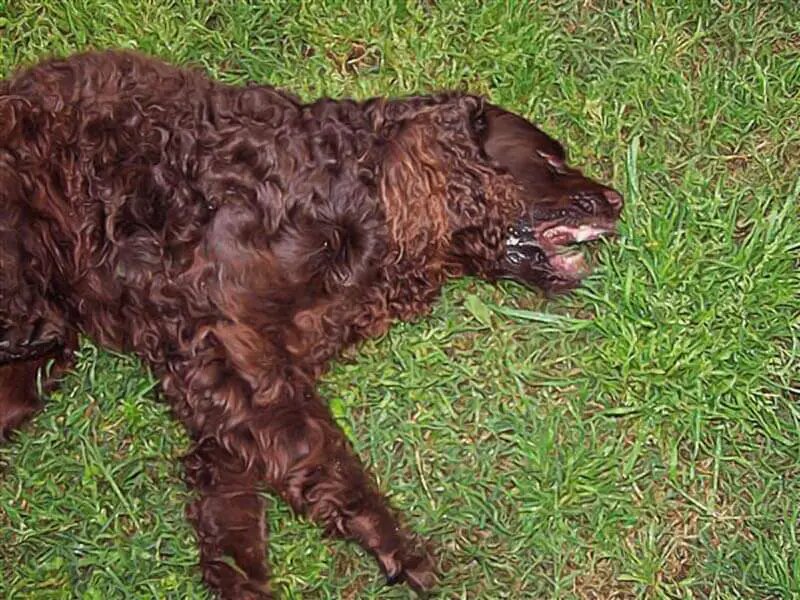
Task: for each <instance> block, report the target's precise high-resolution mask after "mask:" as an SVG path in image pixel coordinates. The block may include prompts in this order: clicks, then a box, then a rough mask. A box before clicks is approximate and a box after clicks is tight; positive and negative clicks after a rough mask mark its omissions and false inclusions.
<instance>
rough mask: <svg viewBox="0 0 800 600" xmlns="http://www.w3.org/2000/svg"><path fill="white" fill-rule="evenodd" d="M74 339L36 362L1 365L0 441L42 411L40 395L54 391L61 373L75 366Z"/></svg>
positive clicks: (21, 361)
mask: <svg viewBox="0 0 800 600" xmlns="http://www.w3.org/2000/svg"><path fill="white" fill-rule="evenodd" d="M74 341H75V338H74V336H71V337H70V344H69V346H68V347H64V348H58V349H56V350H53V351H51V352H49V353H46V354H44V355H43V356H40V357H38V358H36V359H34V360H19V361H16V362H12V363H9V364H4V365H0V441H5V440H7V439H8V437H9V435H10V434H11V432H12V431H14V430H15V429H18V428H19V426H20V425H22V423H24V422H25V421H27V420H28V419H29V418H30V417H32V416H33V415H34V414H36V413H37V412H38V411H39V410H41V408H42V406H43V402H42V398H41V397H40V393H47V392H50V391H52V390H53V389H55V387H56V385H57V384H58V380H59V378H60V376H61V374H62V373H63V372H64V371H65V370H66V369H68V368H69V366H70V365H71V364H72V349H73V347H74Z"/></svg>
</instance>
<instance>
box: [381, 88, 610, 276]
mask: <svg viewBox="0 0 800 600" xmlns="http://www.w3.org/2000/svg"><path fill="white" fill-rule="evenodd" d="M395 106H397V107H398V108H397V110H398V111H400V110H403V109H405V110H406V111H409V112H412V115H411V116H410V117H408V118H394V119H391V118H390V119H387V121H388V123H389V124H390V127H389V128H388V134H387V135H386V139H387V151H386V154H385V160H384V165H383V173H382V178H381V182H382V193H381V195H382V197H383V200H384V204H385V205H386V212H387V216H389V222H390V226H391V229H392V231H393V234H394V237H395V239H396V240H399V242H400V245H401V246H404V249H405V250H406V251H408V250H410V251H412V252H413V251H414V250H417V251H419V250H420V248H423V249H424V250H425V252H427V253H428V255H429V256H440V257H443V258H442V262H443V263H444V264H445V267H446V268H449V270H450V272H452V273H455V274H459V273H471V274H475V275H478V276H481V277H485V278H487V279H501V278H509V279H514V280H517V281H519V282H521V283H523V284H526V285H529V286H535V287H539V288H542V289H546V290H559V289H565V288H570V287H573V286H574V285H576V284H577V283H578V282H579V281H580V279H581V278H582V277H583V276H584V275H585V274H586V273H587V271H588V269H587V267H586V264H585V262H584V261H583V256H582V254H581V253H580V252H579V251H577V250H575V249H574V248H572V245H573V244H577V243H581V242H586V241H589V240H594V239H596V238H598V237H600V236H603V235H607V234H609V233H611V232H613V231H614V229H615V223H616V221H617V219H618V218H619V215H620V210H621V208H622V196H621V195H620V194H619V193H617V192H616V191H614V190H613V189H611V188H609V187H607V186H605V185H602V184H600V183H598V182H597V181H594V180H592V179H590V178H588V177H586V176H585V175H583V174H582V173H581V172H580V171H578V170H576V169H574V168H572V167H569V166H567V164H566V154H565V151H564V148H563V147H562V146H561V144H559V143H558V142H556V141H555V140H553V139H552V138H550V137H549V136H547V135H546V134H545V133H543V132H542V131H541V130H539V129H537V128H536V127H535V126H534V125H532V124H531V123H529V122H528V121H526V120H525V119H524V118H522V117H520V116H517V115H515V114H512V113H510V112H507V111H505V110H502V109H500V108H497V107H496V106H492V105H490V104H486V103H485V102H483V101H482V100H480V99H478V98H475V97H472V96H458V95H455V96H451V97H445V98H438V99H437V98H434V99H431V100H429V101H428V103H424V102H421V103H420V105H418V106H415V105H414V104H413V103H409V102H406V103H404V104H401V105H395ZM390 117H391V115H390ZM432 248H433V250H432Z"/></svg>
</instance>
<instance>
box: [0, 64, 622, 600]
mask: <svg viewBox="0 0 800 600" xmlns="http://www.w3.org/2000/svg"><path fill="white" fill-rule="evenodd" d="M621 206H622V198H621V196H620V195H619V194H618V193H617V192H615V191H613V190H611V189H610V188H608V187H605V186H603V185H601V184H599V183H597V182H595V181H592V180H590V179H588V178H586V177H584V176H583V175H582V174H581V173H580V172H579V171H576V170H574V169H572V168H570V167H568V166H566V164H565V155H564V150H563V148H562V147H561V146H560V145H559V144H558V143H557V142H555V141H554V140H552V139H550V138H549V137H547V136H546V135H545V134H544V133H542V132H541V131H539V130H538V129H536V128H535V127H534V126H533V125H531V124H529V123H528V122H527V121H525V120H524V119H522V118H521V117H518V116H515V115H513V114H511V113H508V112H506V111H504V110H501V109H499V108H497V107H495V106H492V105H490V104H488V103H486V102H485V101H484V100H482V99H480V98H478V97H475V96H470V95H465V94H460V93H448V94H442V95H435V96H427V97H413V98H404V99H399V100H387V99H381V98H379V99H373V100H369V101H366V102H355V101H350V100H343V101H334V100H329V99H323V100H319V101H317V102H313V103H311V104H304V103H301V102H300V101H299V100H298V99H297V98H295V97H293V96H291V95H289V94H286V93H284V92H282V91H278V90H276V89H274V88H272V87H268V86H258V85H250V86H246V87H233V86H226V85H221V84H219V83H216V82H213V81H211V80H209V79H208V78H207V77H205V76H204V75H203V74H201V73H198V72H195V71H190V70H184V69H178V68H175V67H172V66H169V65H167V64H164V63H162V62H160V61H157V60H154V59H150V58H146V57H142V56H139V55H136V54H131V53H121V52H103V53H87V54H81V55H77V56H74V57H72V58H69V59H66V60H49V61H47V62H44V63H42V64H39V65H38V66H35V67H33V68H29V69H27V70H23V71H21V72H19V73H18V74H16V75H15V76H13V77H12V78H10V79H8V80H5V81H3V82H0V263H2V264H1V265H0V267H1V274H0V435H2V436H3V437H6V436H7V435H8V433H9V432H10V431H11V430H12V429H13V428H14V427H16V426H18V425H19V424H20V423H21V422H22V421H23V420H24V419H25V418H27V417H29V416H30V415H31V414H33V413H34V412H36V411H37V410H38V409H39V408H40V405H41V403H40V399H39V398H38V396H37V391H36V389H37V388H36V377H37V370H38V369H39V368H40V367H42V365H44V364H45V363H46V362H48V361H55V365H56V373H57V372H58V371H59V370H63V369H64V368H66V367H68V366H69V360H70V354H71V350H72V349H74V348H75V345H76V340H77V335H78V334H84V335H87V336H89V337H90V338H91V339H92V340H94V341H95V342H96V343H98V344H100V345H102V346H104V347H107V348H112V349H115V350H119V351H126V352H133V353H135V354H136V355H138V356H139V357H141V358H142V359H143V360H144V361H145V363H146V364H147V365H148V366H149V367H150V368H151V369H152V370H153V371H154V373H155V374H156V375H157V376H158V377H159V379H160V381H161V385H162V390H163V394H164V396H165V397H166V398H167V399H168V400H169V402H170V405H171V407H172V409H173V410H174V413H175V415H177V417H178V418H179V419H180V420H181V421H182V422H183V423H184V425H185V426H186V428H187V429H188V431H189V434H190V435H191V437H192V439H193V441H194V445H193V448H192V450H191V452H190V453H189V455H188V456H187V458H186V473H187V480H188V482H189V485H190V486H192V488H193V489H194V490H195V491H196V494H197V495H196V499H195V500H194V502H193V503H192V504H191V506H190V507H189V508H188V511H187V512H188V516H189V519H190V520H191V522H192V524H193V525H194V527H195V528H196V530H197V537H198V540H199V544H200V553H201V554H200V555H201V566H202V572H203V577H204V579H205V581H206V582H207V584H208V585H209V586H211V587H212V588H213V589H215V590H216V591H217V592H218V593H219V594H220V595H221V596H223V597H225V598H267V597H270V590H269V585H268V571H267V564H266V556H265V548H266V544H265V538H266V530H265V523H264V504H263V502H262V500H261V498H260V495H259V492H260V491H261V490H262V488H263V487H264V486H266V487H267V488H269V489H271V490H272V491H273V492H275V493H276V494H278V495H279V496H280V497H281V498H283V499H284V500H285V501H287V502H288V503H289V504H290V505H291V506H292V508H293V509H294V510H295V511H296V512H297V513H300V514H303V515H307V516H308V517H309V518H311V519H313V520H315V521H316V522H318V523H319V524H320V525H321V526H322V527H323V528H324V529H325V531H326V532H327V533H328V534H330V535H333V536H339V537H343V538H348V539H352V540H355V541H356V542H357V543H359V544H360V545H361V546H363V547H364V548H365V549H366V550H368V551H369V552H370V553H372V554H373V555H374V556H375V558H376V559H377V561H378V563H379V565H380V567H381V569H382V570H383V572H384V573H385V575H386V577H387V578H388V580H389V581H391V582H394V581H400V580H403V581H406V582H408V583H409V584H410V585H412V586H413V587H414V588H416V589H418V590H425V589H428V588H430V587H431V586H432V585H433V584H434V574H433V566H432V561H431V560H430V558H429V557H428V555H427V554H426V553H425V552H424V551H423V550H421V549H420V548H419V547H418V546H417V545H416V544H414V543H413V542H412V541H411V537H410V536H409V534H408V533H407V532H406V530H404V529H403V528H402V527H401V526H400V525H399V523H398V521H397V520H396V518H395V516H393V513H392V511H391V509H390V508H389V507H388V506H387V502H386V501H385V499H384V497H383V496H382V495H381V494H380V493H379V491H378V490H377V489H376V487H375V485H374V484H373V482H372V481H371V479H370V477H369V476H368V475H367V474H366V473H365V472H364V470H363V468H362V465H361V463H360V462H359V461H358V459H357V458H356V457H355V456H354V455H353V454H352V452H351V451H350V448H349V447H348V444H347V442H346V440H345V438H344V436H343V435H342V433H341V431H340V430H339V428H338V427H337V426H336V425H335V424H334V422H333V420H332V419H331V416H330V414H329V412H328V409H327V408H326V405H325V403H324V402H323V401H322V400H321V399H320V398H319V397H318V396H317V393H316V392H315V381H316V380H317V378H318V377H319V376H320V374H321V373H322V372H323V371H324V370H325V368H326V366H327V364H328V362H329V361H330V359H331V358H333V357H335V356H336V355H337V354H338V353H339V352H340V351H341V350H342V349H343V348H344V347H345V346H347V345H350V344H352V343H354V342H356V341H358V340H361V339H363V338H365V337H367V336H374V335H377V334H380V333H382V332H383V331H385V330H386V328H387V327H388V326H389V324H390V323H391V322H392V321H393V320H395V319H409V318H412V317H414V316H417V315H420V314H421V313H424V312H425V311H426V310H427V309H428V307H429V305H430V303H431V302H432V301H433V300H434V299H435V297H436V295H437V293H438V291H439V289H440V287H441V286H442V283H443V282H444V281H445V279H446V278H448V277H456V276H461V275H465V274H472V275H477V276H480V277H483V278H487V279H498V278H512V279H516V280H518V281H521V282H523V283H525V284H529V285H534V286H537V287H541V288H544V289H562V288H568V287H570V286H572V285H574V284H576V283H577V282H578V281H579V280H580V278H581V276H582V275H584V274H585V271H586V269H585V265H584V263H582V260H581V255H580V254H579V253H577V252H567V251H565V249H564V246H565V245H567V244H570V243H574V242H581V241H585V240H589V239H594V238H596V237H598V236H600V235H602V234H605V233H608V232H610V231H611V230H612V229H613V228H614V225H615V222H616V220H617V218H618V217H619V212H620V209H621ZM51 380H52V374H51Z"/></svg>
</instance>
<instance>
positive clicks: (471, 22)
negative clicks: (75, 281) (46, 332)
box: [0, 0, 800, 599]
mask: <svg viewBox="0 0 800 600" xmlns="http://www.w3.org/2000/svg"><path fill="white" fill-rule="evenodd" d="M359 4H360V3H350V2H344V1H341V0H338V1H337V0H326V1H324V2H323V1H315V2H302V3H300V2H293V3H285V4H284V3H280V4H279V3H277V2H255V1H252V2H250V3H246V2H233V1H232V0H231V1H218V2H203V1H200V0H196V1H195V2H191V1H178V0H171V1H165V0H144V1H142V2H133V1H132V0H124V1H116V0H115V1H111V0H72V1H69V2H33V1H30V0H12V1H6V2H0V74H3V75H5V74H8V73H9V72H10V70H11V69H12V68H13V67H14V66H16V65H18V64H21V63H26V62H30V61H33V60H35V59H37V58H39V57H43V56H45V55H47V54H51V53H65V52H69V51H73V50H78V49H82V48H86V47H106V46H123V47H135V48H139V49H141V50H144V51H148V52H152V53H155V54H158V55H161V56H163V57H165V58H168V59H171V60H174V61H177V62H181V63H185V62H192V63H196V64H202V65H205V66H206V67H207V68H208V69H209V70H210V71H211V72H212V73H214V74H215V75H216V76H219V77H221V78H223V79H225V80H227V81H236V82H238V81H243V80H246V79H254V80H257V81H260V82H270V83H274V84H276V85H281V86H286V87H289V88H291V89H293V90H295V91H296V92H297V93H299V94H301V95H302V96H303V97H305V98H309V99H310V98H313V97H316V96H318V95H322V94H330V95H336V96H339V95H351V96H356V97H360V98H363V97H367V96H371V95H377V94H391V95H399V94H404V93H410V92H426V91H431V90H435V89H441V88H453V87H455V88H466V89H470V90H473V91H475V92H480V93H485V94H487V95H489V96H490V97H491V98H492V99H493V100H494V101H496V102H498V103H500V104H503V105H505V106H507V107H509V108H512V109H515V110H518V111H520V112H523V113H524V114H526V115H528V116H530V117H531V118H533V119H534V120H536V121H538V122H539V123H541V124H542V125H543V126H544V127H545V128H546V129H547V130H548V131H549V132H551V133H552V134H554V135H555V136H557V137H558V138H560V139H562V140H564V141H565V142H566V143H567V145H568V147H569V148H570V149H571V156H572V159H573V161H574V162H575V163H576V164H578V165H582V166H585V167H586V170H587V171H588V172H589V173H591V174H593V175H595V176H598V177H601V178H604V179H607V180H609V181H611V182H613V183H614V184H615V185H616V186H618V187H619V189H621V190H622V191H624V192H625V193H626V200H627V205H626V209H625V212H624V224H623V226H622V236H621V238H620V239H618V240H616V241H614V242H612V243H609V244H607V245H604V246H603V247H602V248H600V249H599V250H597V251H596V252H595V255H596V257H595V258H596V261H597V262H598V263H599V265H600V266H599V268H598V269H597V271H596V273H595V275H594V276H592V278H591V279H590V281H588V283H587V285H586V286H585V287H584V288H583V289H581V290H580V291H578V292H577V293H575V294H572V295H571V296H569V297H565V298H559V299H555V300H545V299H543V298H540V297H538V296H537V295H536V294H533V293H531V292H528V291H526V290H524V289H522V288H521V287H518V286H515V285H512V284H504V285H501V286H499V287H491V286H489V285H486V284H483V283H480V282H477V281H471V280H465V281H461V282H455V283H453V284H452V285H450V286H449V287H448V288H447V290H446V291H445V293H444V296H443V299H442V302H441V303H440V304H439V305H438V306H437V308H436V309H435V311H434V313H433V315H432V316H431V317H430V318H429V319H426V320H425V321H424V322H421V323H418V324H412V325H400V326H398V327H396V328H395V329H394V330H393V331H392V332H391V333H390V334H389V335H387V336H386V337H385V338H383V339H381V340H377V341H374V342H370V343H367V344H366V345H364V346H363V347H362V348H361V349H360V351H359V352H358V353H357V354H354V355H353V356H352V357H350V358H348V359H347V360H344V361H342V362H341V363H339V364H338V366H337V367H336V368H335V369H334V370H333V371H332V372H331V373H330V375H329V376H327V377H326V379H325V382H324V386H323V387H324V390H323V391H324V393H325V395H326V396H327V397H328V398H330V399H331V402H332V405H333V408H334V411H335V412H336V413H337V416H338V417H339V419H340V421H341V422H342V424H343V426H344V427H345V429H346V430H347V431H348V434H349V435H350V436H351V438H352V439H353V441H354V443H355V445H356V447H357V449H358V451H359V452H360V454H361V456H363V457H364V458H365V460H367V461H368V462H369V463H370V464H371V465H373V467H374V471H375V473H376V475H377V477H378V479H379V480H380V483H381V486H382V488H383V489H385V490H387V491H389V493H390V495H391V498H392V500H393V502H394V503H395V505H396V506H398V507H399V508H400V509H402V511H403V512H404V514H405V515H406V516H407V520H408V521H409V522H410V523H411V524H412V526H413V528H414V529H416V531H418V532H420V533H421V534H423V535H425V536H426V537H427V538H429V539H431V540H432V541H433V542H434V543H435V545H436V548H437V553H438V556H439V558H440V564H441V568H442V570H443V572H444V575H443V578H442V583H441V587H440V595H439V596H437V597H441V598H489V599H493V598H598V599H606V598H628V597H640V598H792V597H800V542H799V541H798V535H800V532H798V523H799V522H800V456H799V455H800V409H798V399H799V398H800V381H798V379H800V378H798V372H800V368H799V367H800V364H799V363H800V359H799V358H798V356H799V355H800V275H798V271H799V270H800V268H799V267H800V219H799V218H798V216H799V212H800V208H799V207H800V34H798V31H800V10H798V8H797V6H796V4H795V3H794V2H791V1H785V2H778V1H776V2H755V1H753V2H745V1H742V0H739V1H731V2H724V3H721V2H710V1H709V2H700V1H697V0H695V1H692V2H675V3H670V2H664V1H656V2H643V3H637V4H641V5H642V6H644V5H647V6H649V8H642V7H639V8H637V7H634V6H633V4H635V3H628V2H604V1H602V0H594V1H584V0H563V1H560V2H548V3H542V4H544V5H546V6H542V7H539V8H534V7H533V6H532V5H533V4H535V3H528V2H522V1H520V2H516V3H515V2H511V1H509V2H474V3H472V2H457V1H455V0H439V1H438V2H411V1H408V2H405V1H400V0H398V1H396V2H389V1H383V2H379V1H373V2H368V3H365V5H364V6H363V7H358V8H355V7H356V6H358V5H359ZM153 388H154V384H153V382H152V381H151V379H149V378H148V376H147V375H146V374H145V372H144V371H143V370H142V369H141V367H140V366H139V365H138V364H137V363H136V362H135V361H132V360H131V359H128V358H125V357H118V356H113V355H110V354H107V353H103V352H99V351H97V350H96V349H95V348H93V347H92V346H91V345H88V344H86V345H84V347H83V350H82V355H81V360H80V362H79V365H78V368H77V371H76V372H75V373H74V374H73V375H71V376H70V377H69V379H68V380H67V382H66V384H65V385H64V386H63V389H62V390H61V391H60V392H59V393H56V394H55V395H54V396H53V398H52V399H51V401H50V402H49V404H48V407H47V410H46V412H45V413H44V414H42V415H41V416H40V417H39V418H37V419H36V421H35V422H34V423H33V425H32V426H30V427H28V428H27V429H25V431H24V432H23V433H21V434H20V435H19V436H18V438H17V440H16V441H15V442H14V443H13V444H11V445H7V446H5V447H3V448H2V449H0V462H1V463H2V472H3V475H2V481H1V483H0V569H2V573H0V597H3V598H24V599H27V598H77V597H80V598H90V599H94V598H97V599H106V598H203V597H206V596H205V594H206V592H205V591H204V589H203V588H202V586H201V584H200V581H199V575H198V570H197V568H196V566H195V565H196V561H197V554H196V548H195V544H194V540H193V536H192V532H191V530H190V528H189V526H188V525H187V524H186V523H185V522H184V520H183V505H184V500H185V497H186V490H185V488H184V487H183V485H182V484H181V480H180V472H179V468H178V466H177V463H176V461H175V459H176V458H177V457H178V456H180V455H181V453H182V452H183V451H185V450H186V448H187V445H188V442H187V439H186V437H185V435H184V434H183V432H182V431H181V430H180V428H179V427H178V426H177V425H175V424H174V423H172V422H171V420H170V419H169V418H168V417H167V412H166V409H165V408H164V407H163V406H162V405H161V404H158V403H155V402H153V401H152V399H153V397H154V395H155V394H154V390H153ZM269 521H270V526H271V530H272V535H271V538H270V542H269V546H270V548H269V549H270V555H271V562H272V564H273V566H274V574H275V575H274V579H275V583H276V586H277V587H278V588H279V589H280V590H281V591H282V592H283V596H284V597H286V598H352V599H361V598H406V597H409V596H410V592H408V591H407V590H406V589H404V588H403V587H398V588H386V587H383V585H382V581H381V578H380V577H379V575H378V573H377V571H376V569H375V567H374V565H373V563H372V561H371V560H370V559H369V558H367V557H366V556H365V555H364V554H363V553H362V552H361V551H360V550H358V549H357V548H356V547H355V546H353V545H348V544H343V543H338V542H330V541H325V540H322V538H321V536H320V534H319V533H318V531H317V530H316V529H315V528H314V527H312V526H310V525H308V524H306V523H304V522H302V521H299V520H297V519H294V518H293V517H292V516H291V515H290V514H289V512H288V511H287V510H286V509H285V508H284V507H283V506H280V505H278V504H277V503H276V504H275V505H274V506H273V507H271V509H270V512H269Z"/></svg>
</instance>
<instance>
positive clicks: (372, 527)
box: [245, 388, 435, 590]
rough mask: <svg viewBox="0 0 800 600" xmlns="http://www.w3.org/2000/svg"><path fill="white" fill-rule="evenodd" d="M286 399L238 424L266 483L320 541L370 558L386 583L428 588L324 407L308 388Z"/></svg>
mask: <svg viewBox="0 0 800 600" xmlns="http://www.w3.org/2000/svg"><path fill="white" fill-rule="evenodd" d="M290 394H291V395H292V397H281V398H279V399H276V400H274V401H272V402H270V403H268V404H267V405H266V406H265V407H264V408H263V412H261V413H260V414H259V415H258V417H257V419H256V420H255V421H250V422H248V423H247V424H245V425H246V426H247V428H248V429H249V431H250V432H251V434H252V435H253V436H254V437H255V439H256V440H257V443H258V446H259V448H260V449H261V452H262V456H261V459H262V461H263V464H264V467H265V469H266V472H265V476H266V480H267V483H268V484H269V485H270V486H271V487H272V488H273V489H274V490H275V491H276V492H277V493H278V494H279V495H280V496H281V497H282V498H284V499H285V500H286V501H287V502H289V504H290V505H291V506H292V508H293V509H294V510H295V511H296V512H297V513H299V514H303V515H306V516H307V517H309V518H311V519H312V520H314V521H316V522H317V523H319V524H320V525H321V526H322V527H323V528H324V529H325V531H326V533H327V534H328V535H331V536H336V537H341V538H344V539H350V540H353V541H355V542H357V543H358V544H359V545H361V546H362V547H363V548H364V549H365V550H366V551H368V552H369V553H371V554H372V555H373V556H375V558H376V559H377V561H378V563H379V565H380V567H381V569H382V570H383V572H384V574H385V575H386V577H387V580H388V581H389V582H391V583H394V582H397V581H406V582H407V583H408V584H409V585H411V586H412V587H414V588H415V589H417V590H427V589H429V588H431V587H432V586H433V584H434V580H435V577H434V574H433V568H432V565H431V562H430V559H429V558H428V556H427V554H426V553H425V552H424V551H420V550H419V549H418V548H415V546H414V544H413V543H412V541H411V537H410V536H409V535H408V534H407V533H406V532H405V531H404V530H403V528H402V527H401V526H400V524H399V523H398V521H397V519H396V518H395V516H394V515H393V514H392V511H391V509H390V508H389V505H388V502H387V500H386V498H385V497H384V496H383V495H382V494H380V493H379V492H378V490H377V488H376V486H375V484H374V483H373V481H372V480H371V478H370V477H369V475H368V474H367V473H366V472H365V470H364V468H363V466H362V464H361V462H360V461H359V460H358V458H356V456H355V455H354V454H353V452H352V450H351V449H350V447H349V444H348V442H347V440H346V438H345V436H344V434H343V433H342V431H341V430H340V428H339V427H338V426H337V425H336V424H335V423H334V421H333V419H332V417H331V415H330V412H329V411H328V408H327V406H325V404H324V403H323V402H322V401H321V400H320V399H319V397H318V396H317V395H316V393H315V392H314V391H313V390H311V389H310V388H308V389H300V390H297V391H294V392H292V393H290Z"/></svg>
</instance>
